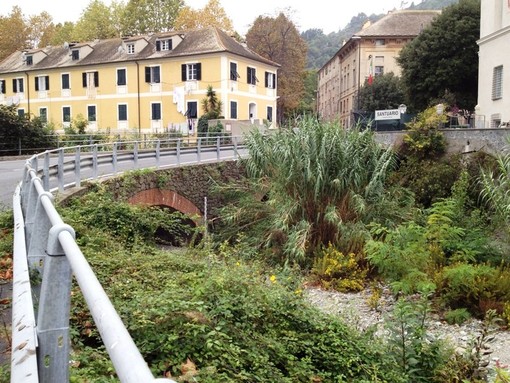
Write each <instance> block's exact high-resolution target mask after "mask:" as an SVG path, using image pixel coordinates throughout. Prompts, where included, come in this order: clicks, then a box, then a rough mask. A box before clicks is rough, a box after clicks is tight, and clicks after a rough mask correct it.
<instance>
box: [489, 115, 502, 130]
mask: <svg viewBox="0 0 510 383" xmlns="http://www.w3.org/2000/svg"><path fill="white" fill-rule="evenodd" d="M500 125H501V114H499V113H497V114H492V115H491V129H496V128H499V126H500Z"/></svg>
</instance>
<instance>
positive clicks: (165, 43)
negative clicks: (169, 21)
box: [160, 39, 170, 51]
mask: <svg viewBox="0 0 510 383" xmlns="http://www.w3.org/2000/svg"><path fill="white" fill-rule="evenodd" d="M160 41H161V42H160V44H161V45H160V47H161V50H162V51H169V50H170V40H169V39H165V40H160Z"/></svg>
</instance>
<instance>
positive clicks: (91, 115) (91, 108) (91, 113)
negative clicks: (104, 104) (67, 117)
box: [87, 105, 97, 122]
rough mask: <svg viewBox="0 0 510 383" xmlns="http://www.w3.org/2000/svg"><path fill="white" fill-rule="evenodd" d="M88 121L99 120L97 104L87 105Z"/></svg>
mask: <svg viewBox="0 0 510 383" xmlns="http://www.w3.org/2000/svg"><path fill="white" fill-rule="evenodd" d="M87 121H89V122H96V121H97V115H96V106H95V105H87Z"/></svg>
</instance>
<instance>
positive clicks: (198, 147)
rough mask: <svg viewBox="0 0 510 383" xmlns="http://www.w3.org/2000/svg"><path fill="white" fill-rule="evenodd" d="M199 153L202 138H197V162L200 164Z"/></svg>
mask: <svg viewBox="0 0 510 383" xmlns="http://www.w3.org/2000/svg"><path fill="white" fill-rule="evenodd" d="M201 151H202V137H197V162H200V157H201V156H200V154H201V153H200V152H201Z"/></svg>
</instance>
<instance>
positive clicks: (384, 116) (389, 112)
mask: <svg viewBox="0 0 510 383" xmlns="http://www.w3.org/2000/svg"><path fill="white" fill-rule="evenodd" d="M375 120H376V121H380V120H400V110H399V109H386V110H376V111H375Z"/></svg>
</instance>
